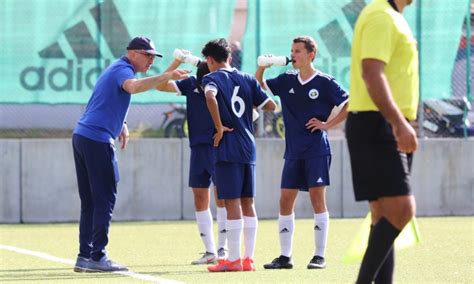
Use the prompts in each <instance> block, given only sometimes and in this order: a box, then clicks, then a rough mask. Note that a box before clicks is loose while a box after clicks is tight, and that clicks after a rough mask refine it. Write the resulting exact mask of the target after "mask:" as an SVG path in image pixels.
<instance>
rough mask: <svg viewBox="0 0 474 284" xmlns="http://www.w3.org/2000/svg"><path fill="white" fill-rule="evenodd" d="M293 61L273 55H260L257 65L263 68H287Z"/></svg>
mask: <svg viewBox="0 0 474 284" xmlns="http://www.w3.org/2000/svg"><path fill="white" fill-rule="evenodd" d="M290 62H291V60H290V59H289V58H288V57H286V56H275V55H273V54H265V55H260V56H259V57H258V58H257V64H258V66H261V67H270V66H272V65H275V66H286V65H288V63H290Z"/></svg>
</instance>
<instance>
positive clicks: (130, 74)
mask: <svg viewBox="0 0 474 284" xmlns="http://www.w3.org/2000/svg"><path fill="white" fill-rule="evenodd" d="M133 78H135V70H134V68H133V66H132V64H130V61H129V60H128V58H126V57H122V58H120V59H118V60H117V61H115V62H114V63H112V64H111V65H110V66H109V67H107V69H105V70H104V71H103V72H102V74H101V75H100V76H99V78H98V79H97V83H96V85H95V87H94V90H93V91H92V96H91V98H90V99H89V102H88V103H87V106H86V110H85V111H84V114H83V115H82V117H81V119H80V120H79V122H78V123H77V125H76V128H75V129H74V134H79V135H82V136H85V137H87V138H89V139H92V140H94V141H98V142H105V143H113V142H114V140H115V139H116V138H117V137H118V136H119V135H120V132H121V131H122V127H123V123H124V121H125V118H126V117H127V113H128V109H129V107H130V99H131V95H130V93H128V92H127V91H125V90H124V89H123V88H122V86H123V83H124V82H125V81H126V80H128V79H133Z"/></svg>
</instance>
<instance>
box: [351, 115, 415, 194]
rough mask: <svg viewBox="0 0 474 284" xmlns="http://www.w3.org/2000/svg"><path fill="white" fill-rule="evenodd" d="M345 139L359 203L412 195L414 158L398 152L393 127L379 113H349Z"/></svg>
mask: <svg viewBox="0 0 474 284" xmlns="http://www.w3.org/2000/svg"><path fill="white" fill-rule="evenodd" d="M346 138H347V146H348V147H349V154H350V157H351V168H352V183H353V185H354V194H355V199H356V201H361V200H368V201H373V200H377V199H379V198H380V197H387V196H403V195H410V194H411V188H410V172H411V164H412V159H413V155H412V154H405V153H401V152H399V151H398V147H397V142H396V140H395V137H394V136H393V133H392V127H391V126H390V124H389V123H388V122H387V120H386V119H385V118H384V117H383V116H382V115H381V114H380V113H379V112H376V111H366V112H357V113H349V116H348V117H347V122H346Z"/></svg>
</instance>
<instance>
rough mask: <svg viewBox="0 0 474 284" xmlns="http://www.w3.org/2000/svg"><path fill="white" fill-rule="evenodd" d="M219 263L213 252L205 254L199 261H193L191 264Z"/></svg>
mask: <svg viewBox="0 0 474 284" xmlns="http://www.w3.org/2000/svg"><path fill="white" fill-rule="evenodd" d="M211 263H217V256H216V255H215V254H213V253H211V252H207V251H206V252H205V253H204V254H203V255H202V257H200V258H199V259H196V260H193V261H192V262H191V264H194V265H195V264H211Z"/></svg>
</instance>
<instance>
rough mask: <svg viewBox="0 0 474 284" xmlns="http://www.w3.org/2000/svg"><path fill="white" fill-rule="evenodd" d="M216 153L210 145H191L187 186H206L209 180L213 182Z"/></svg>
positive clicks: (208, 184) (209, 183) (209, 182)
mask: <svg viewBox="0 0 474 284" xmlns="http://www.w3.org/2000/svg"><path fill="white" fill-rule="evenodd" d="M215 163H216V154H215V149H214V147H213V146H212V145H196V146H192V147H191V162H190V165H189V186H190V187H192V188H196V187H197V188H201V187H202V188H208V187H209V186H210V185H211V180H212V182H213V183H214V184H215V177H214V175H215Z"/></svg>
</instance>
